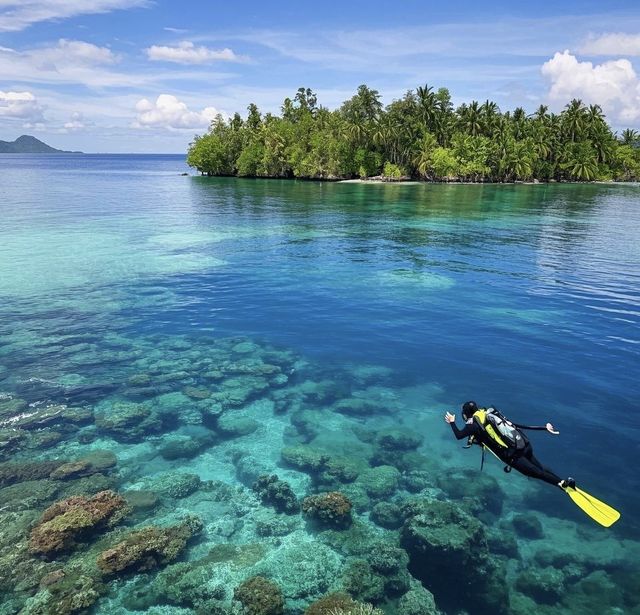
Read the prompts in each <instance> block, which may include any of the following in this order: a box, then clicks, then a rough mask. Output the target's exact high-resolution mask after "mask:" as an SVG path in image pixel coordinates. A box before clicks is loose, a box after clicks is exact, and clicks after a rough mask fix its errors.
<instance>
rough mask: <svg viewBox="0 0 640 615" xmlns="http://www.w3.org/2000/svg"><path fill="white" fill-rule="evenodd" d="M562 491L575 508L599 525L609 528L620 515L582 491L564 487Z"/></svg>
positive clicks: (576, 488)
mask: <svg viewBox="0 0 640 615" xmlns="http://www.w3.org/2000/svg"><path fill="white" fill-rule="evenodd" d="M564 490H565V491H566V492H567V494H568V495H569V497H570V498H571V499H572V500H573V501H574V503H575V504H576V505H577V506H579V507H580V508H581V509H582V510H583V511H584V512H585V513H586V514H587V515H589V516H590V517H591V518H592V519H593V520H594V521H596V522H597V523H599V524H600V525H603V526H604V527H610V526H612V525H613V524H614V523H615V522H616V521H617V520H618V519H620V513H619V512H618V511H617V510H616V509H615V508H611V506H609V505H608V504H605V503H604V502H601V501H600V500H598V499H597V498H594V497H593V496H592V495H589V494H588V493H586V492H585V491H583V490H582V489H578V487H575V488H573V487H565V488H564Z"/></svg>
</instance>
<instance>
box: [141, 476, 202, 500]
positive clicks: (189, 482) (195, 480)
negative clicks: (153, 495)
mask: <svg viewBox="0 0 640 615" xmlns="http://www.w3.org/2000/svg"><path fill="white" fill-rule="evenodd" d="M201 484H202V481H201V480H200V477H199V476H198V475H197V474H189V473H187V472H170V473H168V474H163V475H162V476H161V477H160V478H159V479H157V480H155V481H153V489H154V490H155V491H157V492H158V493H159V494H160V495H163V496H166V497H170V498H175V499H181V498H186V497H188V496H190V495H191V494H192V493H194V492H196V491H197V490H198V489H199V488H200V486H201Z"/></svg>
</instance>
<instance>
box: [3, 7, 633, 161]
mask: <svg viewBox="0 0 640 615" xmlns="http://www.w3.org/2000/svg"><path fill="white" fill-rule="evenodd" d="M362 83H365V84H367V85H368V86H369V87H372V88H375V89H377V90H378V91H379V92H380V94H381V95H382V100H383V102H385V103H389V102H391V101H392V100H394V99H396V98H399V97H401V96H402V95H403V94H404V93H405V92H406V91H407V90H409V89H415V88H416V87H417V86H420V85H425V84H428V85H430V86H433V87H435V88H436V89H437V88H439V87H446V88H448V89H449V90H450V92H451V95H452V99H453V102H454V104H456V105H457V104H460V103H462V102H469V101H471V100H479V101H484V100H486V99H491V100H494V101H495V102H497V103H498V104H499V106H500V108H501V109H502V110H503V111H506V110H509V109H513V108H515V107H517V106H522V107H524V108H525V109H526V110H527V111H528V112H532V111H533V110H534V109H535V108H536V107H537V106H538V105H540V104H546V105H549V106H550V108H551V109H552V110H554V111H560V110H561V109H562V108H563V107H564V105H565V104H566V103H567V102H569V100H570V99H572V98H581V99H582V100H583V101H584V102H585V103H587V104H593V103H597V104H600V105H601V106H602V107H603V109H604V111H605V113H606V115H607V119H608V121H609V123H610V124H611V125H612V126H613V127H614V129H616V130H618V131H619V130H622V129H624V128H628V127H630V128H635V129H640V3H639V1H638V0H625V1H616V0H609V1H607V2H602V1H598V2H595V1H592V0H563V1H562V2H558V1H557V0H555V1H553V2H550V1H547V0H539V1H538V2H535V3H531V2H527V3H517V2H513V0H511V1H509V2H503V1H495V2H490V1H487V2H477V0H451V1H450V2H442V1H439V2H432V1H431V0H421V1H415V0H397V1H396V2H382V1H377V0H369V1H368V2H362V1H360V0H353V1H351V0H342V1H341V2H337V1H334V0H325V1H324V2H322V3H318V2H314V3H311V2H309V3H306V2H301V1H300V0H298V1H297V2H291V1H289V0H278V1H276V2H271V1H268V0H267V1H265V0H262V1H258V0H252V1H244V0H236V1H235V2H224V3H223V2H217V1H215V0H181V1H180V2H178V1H169V0H0V139H1V140H7V141H11V140H13V139H15V138H16V137H18V136H19V135H21V134H32V135H34V136H36V137H38V138H39V139H42V140H43V141H45V142H47V143H49V144H51V145H53V146H54V147H58V148H62V149H71V150H81V151H84V152H114V153H121V152H122V153H124V152H140V153H182V152H185V151H186V148H187V147H188V144H189V142H190V141H191V140H192V139H193V136H194V135H195V134H202V133H204V132H206V130H207V126H208V125H209V123H210V121H211V120H212V119H213V118H214V117H215V116H216V114H217V113H221V114H222V115H223V116H230V115H233V113H235V112H239V113H241V114H242V115H246V108H247V105H248V104H249V103H250V102H254V103H256V104H257V105H258V107H259V108H260V110H261V111H270V112H272V113H277V112H279V109H280V106H281V104H282V101H283V100H284V98H285V97H287V96H289V97H293V95H294V94H295V92H296V90H297V89H298V88H299V87H305V88H306V87H309V88H311V89H312V90H313V91H314V92H315V93H316V94H317V96H318V101H319V103H320V104H322V105H324V106H326V107H328V108H330V109H334V108H337V107H339V106H340V104H341V103H342V102H343V101H344V100H346V99H348V98H349V97H351V96H352V95H353V94H354V92H355V90H356V89H357V87H358V85H360V84H362Z"/></svg>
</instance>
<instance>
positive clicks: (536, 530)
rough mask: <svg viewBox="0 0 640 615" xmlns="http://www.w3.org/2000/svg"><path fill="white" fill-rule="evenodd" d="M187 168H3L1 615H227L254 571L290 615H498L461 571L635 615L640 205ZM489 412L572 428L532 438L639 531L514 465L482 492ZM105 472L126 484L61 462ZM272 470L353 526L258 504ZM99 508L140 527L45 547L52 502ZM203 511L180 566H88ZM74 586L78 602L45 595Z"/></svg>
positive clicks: (553, 604)
mask: <svg viewBox="0 0 640 615" xmlns="http://www.w3.org/2000/svg"><path fill="white" fill-rule="evenodd" d="M186 170H187V169H186V167H185V166H184V162H183V159H182V158H180V157H176V156H14V155H3V156H2V157H1V158H0V177H1V178H2V179H1V181H0V300H1V301H0V460H2V461H3V463H2V465H0V527H2V528H4V529H2V530H0V592H2V599H3V602H2V603H0V613H18V612H21V613H42V612H54V611H53V610H52V609H53V606H52V605H53V604H54V603H60V601H61V600H62V601H63V603H64V605H65V607H64V608H65V609H66V610H64V612H79V610H81V609H82V608H85V607H87V608H88V607H89V606H91V605H93V606H92V608H94V609H96V612H98V613H116V612H118V613H120V612H121V613H126V612H142V611H145V612H150V613H160V612H162V613H187V612H189V613H190V612H207V613H232V612H235V611H233V608H235V607H234V604H235V605H236V607H237V605H238V602H237V601H235V602H234V601H233V596H234V588H237V587H238V586H240V584H241V583H242V582H243V581H244V580H246V579H248V578H251V577H254V576H256V575H261V576H265V577H266V578H268V579H269V580H270V581H273V582H274V583H275V584H276V585H277V586H278V591H280V592H281V593H282V596H283V599H284V605H285V606H284V608H285V612H286V613H302V612H304V609H305V608H307V607H308V605H309V604H311V603H313V602H314V601H315V600H318V599H319V598H320V597H322V596H323V595H325V594H327V593H330V592H333V591H345V590H346V591H348V592H349V593H350V594H351V595H352V596H353V597H354V598H355V599H357V600H359V601H362V602H372V603H375V604H376V605H377V606H378V607H379V608H381V609H383V610H384V612H386V613H388V614H392V613H398V614H400V615H409V614H413V613H415V614H417V613H421V612H422V613H426V612H429V611H428V607H427V606H425V605H428V604H432V602H429V601H430V600H431V601H433V597H431V594H430V593H429V592H431V593H432V594H433V595H434V596H435V604H437V605H438V607H439V608H440V609H441V610H442V611H443V612H446V613H452V614H453V613H458V612H460V610H461V609H466V610H467V611H468V612H469V613H471V614H474V613H485V612H496V611H495V608H496V606H495V604H494V603H493V602H492V600H493V598H492V597H491V594H492V592H493V593H494V594H495V591H494V590H491V589H490V588H489V587H487V588H486V589H482V591H480V594H482V595H480V596H476V595H472V592H467V591H460V590H459V587H460V585H459V584H460V583H464V581H465V579H464V577H465V576H466V575H464V574H461V573H462V572H466V573H467V575H469V576H471V575H474V576H481V577H483V578H485V577H486V578H489V579H490V581H491V582H493V581H496V582H497V580H502V581H503V582H504V587H506V590H505V591H504V593H502V594H500V596H499V598H500V600H499V602H500V604H501V605H503V607H504V612H512V613H525V612H527V613H531V612H539V613H638V612H640V590H638V588H637V584H636V581H634V579H637V576H636V575H637V572H638V569H637V562H638V561H640V543H639V542H638V541H639V540H640V523H639V522H638V514H639V513H640V496H639V495H638V493H640V479H639V474H638V472H637V469H636V467H635V464H636V460H637V457H638V452H639V447H638V438H639V433H638V431H639V429H638V427H639V423H638V419H637V413H638V410H639V406H638V399H639V398H640V385H638V382H640V361H639V360H638V359H639V355H640V335H639V333H638V330H639V329H638V325H639V323H640V311H639V308H638V305H639V302H640V242H639V241H638V239H637V237H638V233H639V232H640V208H638V202H639V200H640V199H639V196H640V191H639V189H638V186H637V185H516V186H514V185H505V186H490V185H484V186H483V185H471V186H446V185H360V184H328V183H316V182H293V181H277V180H242V179H213V178H201V177H194V176H188V177H185V176H182V175H181V173H182V172H184V171H186ZM470 398H472V399H476V400H477V401H478V402H479V403H481V404H494V405H496V406H497V407H499V408H500V409H501V410H502V411H503V412H505V413H506V414H508V415H509V416H510V417H511V418H513V419H514V420H516V421H518V422H521V423H529V424H534V423H538V424H539V423H544V422H546V421H551V422H553V423H554V425H555V426H556V427H557V428H558V429H559V430H560V435H559V436H551V435H549V434H545V433H533V434H532V441H533V443H534V446H535V450H536V453H537V454H538V456H539V457H540V459H541V460H542V461H543V462H544V463H545V464H547V465H549V466H550V467H552V468H553V469H554V471H556V472H557V473H558V474H560V475H562V476H566V475H572V476H575V477H576V479H577V481H578V483H579V485H581V486H583V487H584V489H586V490H587V491H589V492H590V493H593V494H594V495H597V496H598V497H601V498H602V499H604V500H605V501H607V502H608V503H609V504H611V505H613V506H615V507H616V508H618V509H619V510H620V511H621V512H622V519H621V520H620V521H619V522H618V523H617V524H616V525H615V526H614V527H613V528H611V529H604V528H601V527H599V526H597V525H596V524H595V523H593V522H592V521H591V520H590V519H589V518H587V517H586V516H585V515H584V514H583V513H581V511H580V510H579V509H578V508H576V507H575V506H574V505H573V504H572V503H571V502H570V500H569V498H567V497H566V496H564V495H563V494H562V493H561V492H559V491H556V490H554V489H552V488H551V487H550V486H548V485H544V484H540V483H537V482H535V481H532V480H528V479H526V478H525V477H523V476H520V475H517V474H516V473H515V472H514V473H512V474H508V475H507V474H504V473H503V472H502V467H501V466H500V465H499V464H498V462H497V461H495V460H493V459H487V460H486V462H485V467H484V469H483V470H482V473H480V472H479V466H480V454H479V451H477V450H464V449H463V448H462V447H461V443H458V442H456V441H455V440H454V439H453V438H452V436H451V433H450V431H449V428H448V427H447V425H445V423H444V422H443V420H442V415H443V413H444V410H445V409H454V410H456V411H457V408H458V407H459V405H460V404H461V403H462V402H464V401H466V400H467V399H470ZM61 405H65V406H66V408H64V409H60V406H61ZM283 449H284V452H283ZM96 451H111V452H112V453H114V454H115V456H116V458H117V463H116V465H115V466H114V465H113V464H112V463H111V462H110V463H109V464H103V465H108V466H109V467H102V466H100V467H97V466H95V464H94V466H95V467H94V466H91V467H89V469H88V468H87V467H86V466H87V464H86V463H85V464H84V466H83V467H84V469H82V470H80V471H78V472H76V473H75V474H74V472H72V471H69V472H67V473H65V475H64V476H63V477H61V476H60V473H58V474H55V473H54V474H51V475H50V474H49V472H48V471H45V470H44V469H43V468H44V467H45V465H44V464H43V463H42V462H44V461H50V460H60V462H62V461H65V462H69V461H77V460H82V459H86V458H87V457H89V458H91V455H93V456H94V457H95V455H96ZM102 456H103V457H104V454H102ZM27 463H29V464H31V465H28V466H27V465H25V464H27ZM34 464H35V465H34ZM89 466H90V464H89ZM98 466H99V464H98ZM47 467H48V466H47ZM25 468H27V469H25ZM262 474H269V475H271V474H277V476H278V477H279V479H281V480H282V481H286V482H287V483H288V484H289V486H290V488H291V490H292V492H293V494H294V496H295V498H297V499H298V500H300V501H301V500H302V498H304V497H306V496H309V495H311V494H314V493H321V492H327V491H340V492H341V493H344V494H345V495H346V496H347V497H348V498H350V500H351V501H352V503H353V514H352V524H351V525H350V526H349V527H348V528H347V529H345V528H344V527H343V528H335V527H332V526H331V525H329V526H328V527H325V526H323V525H322V522H321V520H320V521H317V520H316V521H315V522H314V520H313V519H311V518H310V517H309V515H302V514H300V513H299V512H295V513H293V514H285V513H283V512H278V511H277V508H278V505H277V504H274V502H275V501H277V497H275V496H273V493H274V492H275V491H277V489H275V488H274V489H273V490H272V491H269V494H271V495H267V496H264V494H262V493H261V492H259V491H256V490H254V489H252V485H253V484H254V482H255V480H256V479H257V478H258V476H260V475H262ZM104 489H111V490H113V491H116V492H118V493H121V494H123V495H124V497H125V498H127V497H129V499H130V500H131V503H132V506H133V511H132V512H130V513H129V514H128V515H127V516H126V517H125V518H124V520H123V521H121V522H120V523H119V524H118V525H117V526H115V528H113V529H111V528H109V527H106V526H100V527H98V526H96V527H95V528H94V529H92V530H91V531H90V532H87V531H85V532H84V533H82V534H81V535H79V537H78V539H77V540H74V541H73V542H74V544H73V545H67V547H66V548H65V549H63V550H61V551H60V552H56V553H54V554H49V555H43V554H42V553H40V554H38V553H34V552H33V550H32V552H31V553H30V552H29V537H30V535H31V534H30V533H31V530H32V528H33V527H34V526H35V525H36V523H37V522H38V521H39V519H40V516H41V514H42V512H43V511H44V510H45V509H46V508H47V507H48V506H49V505H51V504H52V503H53V502H55V501H60V500H63V499H65V498H68V497H70V496H72V495H85V496H89V495H92V494H93V493H95V492H96V491H100V490H104ZM134 491H142V492H143V494H142V495H140V494H136V495H135V496H131V493H132V492H134ZM278 493H280V494H282V493H290V492H289V491H287V490H286V489H284V487H282V489H281V490H280V491H278ZM128 494H129V495H128ZM274 497H275V500H274ZM270 498H271V499H270ZM140 500H144V502H143V503H141V502H140ZM409 500H412V501H414V503H413V504H408V502H409ZM416 502H418V503H416ZM434 502H436V503H444V504H443V505H444V506H445V510H444V511H440V512H438V511H436V512H434V511H433V510H431V509H428V510H429V511H430V512H425V510H423V509H420V510H421V511H422V515H423V516H422V517H420V515H416V514H414V513H415V510H417V509H416V508H415V507H419V506H427V507H428V506H432V505H433V503H434ZM134 503H135V505H134ZM386 504H393V506H391V507H387V508H385V506H384V505H386ZM381 505H382V506H381ZM438 505H439V504H438ZM412 506H413V507H414V508H413V509H412V508H411V507H412ZM447 507H448V508H447ZM410 509H411V510H414V513H411V510H410ZM385 511H386V512H385ZM460 511H464V512H463V513H461V512H460ZM461 514H462V515H463V516H462V517H460V516H459V515H461ZM186 515H196V516H197V517H198V518H199V519H200V520H201V522H202V524H203V528H202V530H201V532H200V533H199V534H198V535H197V536H193V537H192V538H191V540H190V541H189V543H188V544H186V545H183V548H181V549H180V553H179V554H176V555H177V558H176V559H174V558H173V556H171V557H168V556H167V557H165V558H164V559H163V558H162V557H156V560H157V561H155V560H154V564H153V565H151V564H150V565H149V566H148V568H149V569H148V570H140V569H139V568H140V567H139V566H138V565H137V564H132V566H130V567H129V568H127V569H125V570H122V571H120V572H119V573H118V574H114V575H105V574H104V573H103V572H100V571H99V570H98V568H96V565H95V561H96V557H98V555H99V554H100V553H101V552H103V551H104V550H105V549H108V548H110V547H112V546H113V545H115V544H117V543H118V541H121V540H123V539H124V538H125V537H126V536H127V535H128V532H131V531H132V530H136V529H139V528H142V527H147V526H149V525H154V526H161V527H168V526H172V525H175V524H176V523H180V522H181V521H182V520H183V519H184V518H185V516H186ZM385 515H386V517H394V518H395V521H393V522H392V521H389V519H387V520H386V521H385V520H383V517H384V518H385V519H386V517H385ZM438 515H440V516H438ZM456 515H458V516H456ZM525 515H526V516H525ZM426 517H428V518H430V519H431V518H432V517H433V518H434V519H435V520H436V521H434V523H436V525H437V528H431V529H429V528H428V527H427V528H426V529H425V528H424V527H422V526H420V527H421V528H422V529H421V532H422V533H420V532H419V540H424V541H426V543H427V546H428V548H427V551H426V555H424V553H425V552H424V551H420V548H419V547H420V545H418V543H417V542H416V541H417V540H418V538H416V537H415V536H414V534H413V533H412V532H413V531H414V529H415V525H416V524H418V525H420V523H421V521H420V520H421V519H424V518H426ZM462 520H464V521H462ZM538 522H539V523H538ZM438 523H439V524H440V525H438ZM467 523H468V524H470V525H469V526H467V525H466V524H467ZM461 528H462V529H461ZM460 532H462V537H461V536H460V535H459V534H460ZM464 532H467V533H466V534H465V533H464ZM435 536H438V539H437V540H444V543H445V546H446V545H447V544H449V543H451V544H458V543H459V541H462V542H463V543H464V542H465V541H469V545H468V546H469V549H462V550H458V551H456V549H455V548H451V549H448V550H447V549H446V548H444V547H442V545H440V547H438V545H436V544H434V541H436V538H434V537H435ZM442 536H445V538H444V539H443V538H442ZM472 536H474V537H475V538H474V540H475V542H474V540H472V539H471V537H472ZM478 536H480V537H481V539H480V540H479V539H478ZM478 540H479V542H478ZM412 541H413V542H412ZM447 541H449V542H447ZM456 541H458V542H456ZM436 542H437V541H436ZM421 544H422V543H421ZM422 546H424V545H422ZM449 546H450V545H449ZM425 548H426V547H425ZM467 552H472V553H473V554H474V555H473V556H469V555H468V554H465V553H467ZM381 553H382V554H384V553H387V554H388V553H391V555H389V557H388V559H391V560H393V561H394V562H396V563H395V564H394V565H389V563H388V562H387V561H386V560H385V564H384V565H382V564H380V561H379V560H380V559H384V558H382V557H381V556H379V557H377V559H376V554H378V555H379V554H381ZM421 554H423V555H421ZM421 558H422V559H421ZM425 558H426V559H425ZM170 560H171V561H170ZM407 560H408V564H407ZM434 561H438V562H439V563H438V566H440V567H441V569H442V570H443V571H450V574H448V576H445V575H441V577H442V578H440V577H439V576H438V574H436V571H434V570H431V568H430V566H431V565H433V562H434ZM60 570H62V571H63V573H64V575H65V576H64V578H65V579H66V585H65V581H64V580H62V581H60V580H59V579H58V577H55V575H54V577H53V579H54V580H53V581H51V579H50V578H48V580H47V581H45V582H43V583H41V580H42V579H43V578H44V577H46V575H50V574H52V573H56V571H60ZM425 571H428V574H427V572H425ZM56 574H57V573H56ZM78 578H80V579H81V580H82V581H81V582H80V581H78ZM363 579H364V580H363ZM71 580H73V583H75V584H76V585H73V584H72V583H71ZM420 581H422V584H421V583H420ZM78 583H79V585H78ZM489 585H490V583H489ZM69 586H72V587H75V589H73V590H72V589H70V588H69ZM78 587H81V588H82V589H78ZM456 588H458V589H456ZM71 594H76V595H82V596H83V599H82V600H80V601H79V602H76V603H74V604H73V606H69V603H68V602H65V601H64V599H65V597H67V596H69V595H71ZM61 597H62V598H61ZM507 604H510V606H508V607H507V606H505V605H507ZM416 605H418V606H416ZM429 608H431V607H429ZM21 609H22V610H21ZM248 612H250V611H248ZM264 612H265V613H266V612H268V611H266V610H265V611H264ZM269 612H271V611H269ZM272 612H278V611H277V608H276V610H275V611H272Z"/></svg>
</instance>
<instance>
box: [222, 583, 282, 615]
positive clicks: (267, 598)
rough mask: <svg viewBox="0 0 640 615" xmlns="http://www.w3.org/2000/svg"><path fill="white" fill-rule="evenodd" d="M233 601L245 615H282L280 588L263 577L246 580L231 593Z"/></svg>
mask: <svg viewBox="0 0 640 615" xmlns="http://www.w3.org/2000/svg"><path fill="white" fill-rule="evenodd" d="M233 597H234V599H235V600H237V601H238V602H240V603H241V604H242V606H243V607H244V612H245V613H246V615H282V613H284V598H283V597H282V592H281V591H280V588H279V587H278V586H277V585H276V584H275V583H274V582H273V581H270V580H269V579H266V578H265V577H261V576H256V577H251V578H250V579H247V580H246V581H244V582H243V583H242V584H240V585H239V586H238V587H236V589H235V590H234V592H233Z"/></svg>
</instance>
